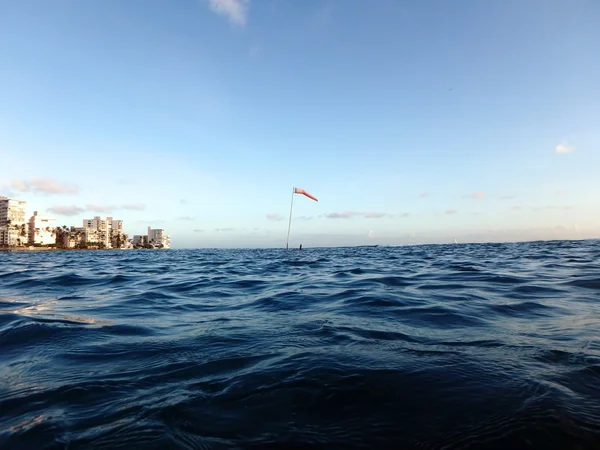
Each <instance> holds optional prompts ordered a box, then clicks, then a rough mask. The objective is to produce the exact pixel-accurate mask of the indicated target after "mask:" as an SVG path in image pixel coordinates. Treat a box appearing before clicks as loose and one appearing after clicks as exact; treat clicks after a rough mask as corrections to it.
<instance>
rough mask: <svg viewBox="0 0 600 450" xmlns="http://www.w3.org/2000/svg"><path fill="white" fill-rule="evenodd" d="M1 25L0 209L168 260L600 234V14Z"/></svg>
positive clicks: (288, 6) (78, 8) (8, 7)
mask: <svg viewBox="0 0 600 450" xmlns="http://www.w3.org/2000/svg"><path fill="white" fill-rule="evenodd" d="M2 10H3V12H2V14H1V15H0V55H2V57H1V58H0V99H1V101H0V158H1V159H0V161H2V162H1V163H0V165H1V167H2V168H1V169H0V195H9V196H12V197H15V198H19V199H22V200H26V201H27V202H28V206H29V209H30V211H33V210H38V211H43V212H45V213H46V214H48V215H52V216H55V217H57V219H58V220H59V221H60V222H61V223H64V224H68V225H70V224H74V225H79V224H80V223H81V219H83V218H86V217H92V216H94V215H102V216H106V215H112V216H113V217H116V218H121V219H123V220H124V221H125V224H124V227H125V230H126V232H128V233H129V234H138V233H142V232H144V230H145V228H146V226H147V225H151V226H153V227H155V228H165V229H166V230H167V232H168V233H169V234H170V235H171V236H172V243H173V246H174V247H214V246H216V247H238V246H244V247H257V246H258V247H261V246H268V247H271V246H275V247H278V246H282V245H285V237H286V232H287V218H288V214H289V203H290V197H291V190H292V187H294V186H296V187H300V188H304V189H306V190H307V191H309V192H310V193H312V194H314V195H315V196H317V197H318V198H319V202H318V203H315V202H313V201H311V200H309V199H308V198H305V197H301V196H296V198H295V201H294V221H293V225H292V236H291V241H290V245H294V246H296V245H299V244H300V243H302V244H303V245H304V246H305V247H307V246H313V245H355V244H375V243H376V244H392V245H396V244H415V243H435V242H449V241H452V240H453V239H454V238H456V239H457V240H459V241H462V242H466V241H505V240H529V239H554V238H575V239H578V238H588V237H597V236H599V235H600V209H599V208H598V205H599V203H598V202H599V200H598V199H599V198H600V176H599V175H598V170H599V169H598V168H600V121H599V120H598V118H600V83H599V80H600V44H599V43H600V27H599V26H598V24H599V23H600V3H599V2H598V1H596V0H571V1H556V0H529V1H526V2H524V1H520V0H503V1H489V2H482V1H476V0H471V1H456V2H447V1H443V0H439V1H421V2H401V1H396V0H381V1H377V2H374V1H367V0H303V1H292V0H261V1H259V0H251V1H242V0H179V1H165V0H128V1H122V0H105V1H102V2H82V1H80V0H58V1H55V2H40V1H38V0H35V1H34V0H19V1H18V2H4V3H3V6H2Z"/></svg>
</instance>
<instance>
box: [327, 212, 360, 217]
mask: <svg viewBox="0 0 600 450" xmlns="http://www.w3.org/2000/svg"><path fill="white" fill-rule="evenodd" d="M359 214H360V213H357V212H353V211H344V212H340V213H329V214H325V217H327V218H328V219H350V218H351V217H353V216H356V215H359Z"/></svg>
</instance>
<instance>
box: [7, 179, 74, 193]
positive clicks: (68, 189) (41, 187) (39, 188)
mask: <svg viewBox="0 0 600 450" xmlns="http://www.w3.org/2000/svg"><path fill="white" fill-rule="evenodd" d="M9 186H10V187H11V188H13V189H16V190H17V191H21V192H34V193H41V194H48V195H52V194H77V193H78V192H79V191H80V189H79V187H78V186H75V185H72V184H65V183H61V182H60V181H58V180H55V179H54V178H31V179H30V180H29V181H27V180H12V181H11V182H10V185H9Z"/></svg>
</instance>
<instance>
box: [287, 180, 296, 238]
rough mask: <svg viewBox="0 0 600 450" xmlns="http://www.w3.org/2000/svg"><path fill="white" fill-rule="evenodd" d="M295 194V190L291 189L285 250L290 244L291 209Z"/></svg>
mask: <svg viewBox="0 0 600 450" xmlns="http://www.w3.org/2000/svg"><path fill="white" fill-rule="evenodd" d="M295 192H296V188H292V202H291V203H290V220H289V222H288V233H287V239H286V241H285V248H286V249H287V248H289V244H290V228H291V227H292V208H293V207H294V193H295Z"/></svg>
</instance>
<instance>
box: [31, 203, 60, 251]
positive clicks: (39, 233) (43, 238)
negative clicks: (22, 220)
mask: <svg viewBox="0 0 600 450" xmlns="http://www.w3.org/2000/svg"><path fill="white" fill-rule="evenodd" d="M34 244H40V245H50V244H56V219H55V218H54V217H44V216H40V215H38V212H37V211H34V212H33V216H31V218H30V219H29V245H34Z"/></svg>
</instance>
